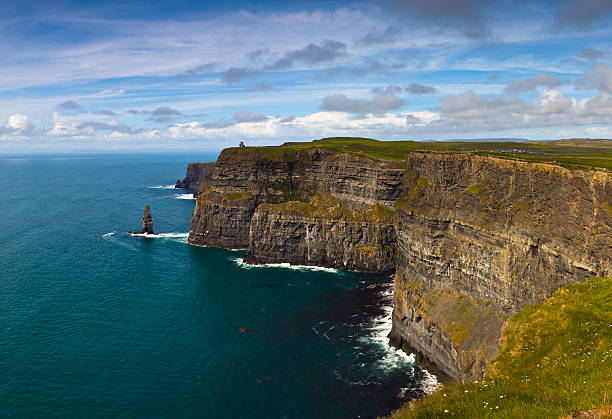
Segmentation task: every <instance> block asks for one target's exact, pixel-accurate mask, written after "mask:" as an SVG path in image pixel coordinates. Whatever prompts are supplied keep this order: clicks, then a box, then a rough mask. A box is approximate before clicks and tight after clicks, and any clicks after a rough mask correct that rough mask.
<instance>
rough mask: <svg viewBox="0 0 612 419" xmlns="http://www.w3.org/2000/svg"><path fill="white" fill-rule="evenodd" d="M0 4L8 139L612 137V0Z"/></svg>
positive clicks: (156, 145)
mask: <svg viewBox="0 0 612 419" xmlns="http://www.w3.org/2000/svg"><path fill="white" fill-rule="evenodd" d="M154 3H155V5H151V4H149V2H148V1H132V2H130V1H99V2H96V1H88V2H84V1H38V2H37V1H28V2H26V1H13V0H3V1H2V2H0V153H15V152H31V151H32V152H34V151H36V152H63V151H88V150H89V151H116V150H144V151H156V150H176V151H182V150H185V151H187V150H211V151H212V150H219V149H221V148H223V147H227V146H235V145H237V144H238V142H239V141H244V142H245V143H246V144H247V145H268V144H281V143H283V142H284V141H304V140H312V139H317V138H323V137H330V136H359V137H370V138H376V139H380V140H419V141H422V140H448V139H478V138H526V139H558V138H574V137H581V138H582V137H590V138H612V42H611V41H612V1H610V0H582V1H575V0H541V1H526V0H514V1H504V0H500V1H486V0H454V1H448V0H428V1H422V0H380V1H378V2H347V1H344V2H338V1H324V0H320V1H310V2H309V1H304V2H287V3H286V4H282V2H278V1H269V2H265V1H258V2H254V1H225V2H212V3H207V2H198V3H197V4H196V2H193V1H183V0H174V1H158V2H154Z"/></svg>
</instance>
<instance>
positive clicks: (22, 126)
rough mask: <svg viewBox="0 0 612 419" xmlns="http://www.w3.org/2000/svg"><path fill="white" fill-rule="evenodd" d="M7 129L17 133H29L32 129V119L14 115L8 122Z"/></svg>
mask: <svg viewBox="0 0 612 419" xmlns="http://www.w3.org/2000/svg"><path fill="white" fill-rule="evenodd" d="M6 128H8V129H11V130H16V131H27V130H28V129H30V128H31V124H30V119H29V118H28V116H27V115H22V114H18V113H16V114H13V115H11V116H9V118H8V120H7V121H6Z"/></svg>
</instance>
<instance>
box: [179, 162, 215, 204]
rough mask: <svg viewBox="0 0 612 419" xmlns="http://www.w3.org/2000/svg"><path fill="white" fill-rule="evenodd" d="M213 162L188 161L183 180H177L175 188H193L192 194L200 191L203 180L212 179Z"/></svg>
mask: <svg viewBox="0 0 612 419" xmlns="http://www.w3.org/2000/svg"><path fill="white" fill-rule="evenodd" d="M214 167H215V162H207V163H189V164H188V165H187V173H186V175H185V177H184V178H183V180H180V179H179V180H177V181H176V184H175V185H174V187H175V188H177V189H178V188H185V189H191V190H193V195H194V196H197V195H199V194H200V193H201V190H200V186H201V185H202V183H203V182H207V181H210V180H211V179H212V174H213V169H214Z"/></svg>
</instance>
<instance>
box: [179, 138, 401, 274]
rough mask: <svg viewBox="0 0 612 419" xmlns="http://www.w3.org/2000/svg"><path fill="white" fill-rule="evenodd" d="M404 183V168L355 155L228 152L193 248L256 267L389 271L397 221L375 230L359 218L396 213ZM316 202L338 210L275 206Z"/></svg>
mask: <svg viewBox="0 0 612 419" xmlns="http://www.w3.org/2000/svg"><path fill="white" fill-rule="evenodd" d="M402 177H403V170H402V169H398V168H396V167H393V166H391V165H389V164H386V163H381V162H375V161H373V160H370V159H367V158H363V157H359V156H356V155H352V154H333V153H331V152H329V151H325V150H320V149H312V150H305V151H302V152H298V153H297V154H296V155H292V156H267V155H265V154H262V153H260V152H259V151H257V150H255V149H249V148H239V149H238V148H234V149H226V150H224V151H223V152H222V153H221V155H220V156H219V159H218V160H217V162H215V165H214V170H213V175H212V179H211V182H210V187H209V189H208V190H206V191H204V192H203V193H202V195H200V196H199V197H198V199H197V201H196V208H195V211H194V213H193V215H192V219H191V232H190V235H189V243H191V244H195V245H206V246H220V247H227V248H248V249H249V251H248V253H247V256H246V260H248V261H249V262H250V263H267V262H279V261H280V262H291V263H294V264H304V265H319V266H334V267H337V268H341V269H355V270H363V271H377V272H379V271H389V270H392V269H393V268H394V265H393V257H394V249H395V246H394V242H395V234H394V225H393V220H392V219H391V220H388V221H386V222H384V223H383V222H377V223H375V224H370V223H369V222H367V221H365V220H360V219H355V218H354V217H352V214H353V212H354V211H357V210H361V209H363V208H369V207H372V206H375V205H382V206H385V207H390V206H392V204H393V201H394V200H395V199H396V198H397V196H399V193H400V186H401V182H402ZM315 195H316V196H319V195H320V196H326V197H331V198H333V200H334V205H336V207H337V208H336V210H337V211H336V212H335V213H329V214H327V213H320V214H316V215H315V216H312V215H308V214H305V213H299V212H292V213H291V214H290V215H288V214H285V213H284V212H283V211H281V212H283V214H281V212H279V210H278V208H275V207H274V205H280V204H283V203H287V202H298V201H307V200H308V199H309V198H310V197H312V196H315ZM262 204H270V205H272V206H271V207H270V206H266V205H262ZM319 209H320V208H319ZM342 211H344V213H343V212H342ZM390 211H392V210H390Z"/></svg>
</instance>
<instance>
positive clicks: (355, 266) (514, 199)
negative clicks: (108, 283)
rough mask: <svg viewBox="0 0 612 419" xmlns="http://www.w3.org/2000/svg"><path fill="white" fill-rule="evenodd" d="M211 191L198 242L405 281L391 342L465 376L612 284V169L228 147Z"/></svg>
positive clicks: (203, 187)
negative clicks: (564, 301)
mask: <svg viewBox="0 0 612 419" xmlns="http://www.w3.org/2000/svg"><path fill="white" fill-rule="evenodd" d="M292 150H293V151H292ZM198 188H199V191H200V195H199V196H198V197H197V201H196V208H195V211H194V213H193V215H192V219H191V231H190V235H189V243H191V244H194V245H205V246H220V247H226V248H245V249H248V251H247V255H246V256H245V260H246V261H248V262H249V263H254V264H257V263H279V262H289V263H293V264H300V265H320V266H328V267H334V268H338V269H347V270H360V271H368V272H387V271H393V270H395V309H394V313H393V329H392V331H391V334H390V339H391V343H392V344H394V345H395V346H397V347H403V348H404V349H406V350H407V351H412V352H415V353H416V355H417V357H418V358H419V359H420V361H421V362H423V363H424V364H426V365H427V366H429V367H430V368H432V369H433V370H435V371H437V372H439V373H440V374H442V375H445V376H447V377H449V378H451V379H456V380H460V379H468V378H473V377H481V376H482V375H483V374H484V373H485V369H486V365H487V362H488V360H490V359H491V358H492V357H493V356H495V354H496V351H497V345H498V339H499V337H500V332H501V328H502V325H503V323H504V321H505V320H506V319H507V318H508V317H509V316H510V315H511V314H513V313H515V312H517V311H518V310H520V309H522V308H523V307H525V306H527V305H531V304H536V303H540V302H542V301H543V300H544V299H546V298H548V297H549V296H550V295H551V294H552V293H553V292H554V291H555V290H557V289H558V288H560V287H562V286H564V285H566V284H570V283H575V282H581V281H584V280H586V279H587V278H590V277H592V276H594V275H602V276H610V275H612V262H611V261H612V227H611V226H612V182H611V180H610V175H609V174H608V173H607V172H605V171H597V170H593V171H584V170H570V169H567V168H564V167H561V166H558V165H554V164H546V163H530V162H523V161H516V160H510V159H501V158H496V157H489V156H479V155H476V154H470V153H437V152H411V153H410V154H408V155H407V156H406V160H405V162H404V164H402V165H398V164H396V163H392V162H387V161H382V160H376V159H373V158H369V157H366V156H361V155H357V154H353V153H341V152H338V151H330V150H329V149H325V148H316V147H315V148H309V149H308V148H307V149H299V148H297V149H291V148H283V147H280V148H274V147H270V148H248V147H247V148H232V149H226V150H224V151H223V152H222V153H221V155H220V156H219V159H218V160H217V162H215V163H214V169H213V170H212V174H211V175H210V178H208V179H207V180H206V181H204V182H201V183H200V185H199V187H198Z"/></svg>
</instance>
